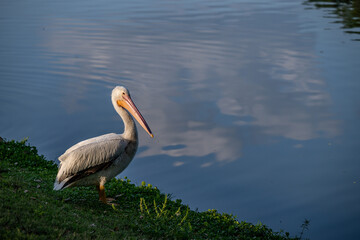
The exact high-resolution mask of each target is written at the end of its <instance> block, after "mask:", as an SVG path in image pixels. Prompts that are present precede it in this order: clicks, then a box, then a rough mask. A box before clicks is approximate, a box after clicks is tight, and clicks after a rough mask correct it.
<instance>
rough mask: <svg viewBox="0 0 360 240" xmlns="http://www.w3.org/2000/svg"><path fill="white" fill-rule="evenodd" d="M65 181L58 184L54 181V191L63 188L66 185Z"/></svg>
mask: <svg viewBox="0 0 360 240" xmlns="http://www.w3.org/2000/svg"><path fill="white" fill-rule="evenodd" d="M66 182H67V181H62V182H61V183H59V181H58V180H57V179H56V180H55V182H54V190H56V191H57V190H61V189H63V188H64V184H65V183H66Z"/></svg>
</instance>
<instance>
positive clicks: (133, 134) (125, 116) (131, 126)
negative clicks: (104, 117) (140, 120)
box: [112, 100, 138, 141]
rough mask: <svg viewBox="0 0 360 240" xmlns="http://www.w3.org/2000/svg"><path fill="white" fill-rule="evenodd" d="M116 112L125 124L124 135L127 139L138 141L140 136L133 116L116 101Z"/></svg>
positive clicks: (114, 103) (114, 102)
mask: <svg viewBox="0 0 360 240" xmlns="http://www.w3.org/2000/svg"><path fill="white" fill-rule="evenodd" d="M112 102H113V105H114V108H115V110H116V112H117V113H118V114H119V115H120V117H121V119H122V120H123V122H124V133H123V134H122V135H123V137H124V138H125V139H128V140H132V141H137V139H138V134H137V129H136V124H135V122H134V120H133V118H132V117H131V115H130V114H129V113H128V112H127V111H126V110H125V109H124V108H122V107H119V106H118V105H117V104H116V101H114V100H113V101H112Z"/></svg>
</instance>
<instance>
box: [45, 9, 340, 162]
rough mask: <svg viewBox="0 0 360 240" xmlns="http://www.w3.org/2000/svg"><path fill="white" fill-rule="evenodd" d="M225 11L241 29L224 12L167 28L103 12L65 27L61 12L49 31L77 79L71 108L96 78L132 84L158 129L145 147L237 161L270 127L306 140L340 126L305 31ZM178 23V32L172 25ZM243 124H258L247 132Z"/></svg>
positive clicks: (67, 98) (69, 85)
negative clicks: (111, 18) (100, 17)
mask: <svg viewBox="0 0 360 240" xmlns="http://www.w3.org/2000/svg"><path fill="white" fill-rule="evenodd" d="M230 18H231V16H230ZM246 18H247V19H249V18H256V16H251V15H250V16H246ZM227 20H228V21H229V20H232V21H238V23H239V24H238V29H236V31H234V30H233V29H227V27H226V25H225V26H222V27H221V28H217V27H216V26H217V25H216V24H220V23H221V22H219V23H218V22H216V21H220V19H215V20H214V22H213V23H206V22H203V21H199V22H198V23H195V24H194V23H193V22H191V21H188V22H186V21H185V22H183V21H180V20H176V19H164V21H172V23H173V24H168V23H167V24H164V25H162V24H161V22H160V23H159V27H166V28H167V29H161V31H157V30H156V29H153V28H147V27H148V26H147V25H146V24H144V23H143V24H144V25H141V24H140V25H139V26H138V27H137V28H136V27H134V28H133V26H132V25H131V24H129V25H125V26H124V25H121V24H118V23H116V22H112V23H111V24H112V25H111V24H110V25H107V27H106V28H103V27H102V25H101V23H99V22H96V21H94V22H86V23H78V24H76V25H68V26H65V27H59V26H62V24H63V20H61V21H59V22H56V21H55V22H53V23H52V26H53V29H54V30H53V31H49V33H48V34H47V35H46V39H45V41H46V45H47V47H48V48H49V49H50V51H51V52H54V55H56V58H55V59H54V61H57V63H56V64H57V68H58V69H54V70H53V72H57V73H58V74H61V75H64V76H65V77H67V80H65V83H64V85H65V86H64V89H72V90H71V91H70V92H68V93H67V92H65V93H64V106H65V108H67V109H68V111H69V112H72V111H76V109H78V108H79V107H80V106H78V105H79V99H82V98H83V97H84V95H86V92H87V87H86V86H87V85H89V84H91V83H92V82H103V83H104V84H105V85H106V87H107V88H111V87H112V86H114V85H118V84H124V85H126V86H127V87H129V89H130V90H131V91H132V94H133V96H135V99H136V102H137V104H138V105H140V106H141V107H140V109H141V110H142V112H143V114H144V115H145V116H147V120H148V122H149V123H151V128H152V130H153V131H154V133H155V136H156V139H157V142H156V143H152V142H149V141H142V143H143V144H145V147H146V148H145V150H144V151H143V152H141V154H140V156H141V157H146V156H154V155H159V154H165V155H169V156H173V157H181V156H199V157H200V156H207V155H211V154H213V155H215V159H216V161H219V162H230V161H233V160H236V159H239V158H240V157H241V156H242V151H241V148H242V145H243V142H244V141H248V140H249V139H257V141H258V142H265V143H266V141H267V140H266V139H267V138H268V136H273V137H283V138H287V139H293V140H309V139H314V138H318V137H323V136H326V137H333V136H336V135H338V134H339V133H340V128H339V123H338V122H337V121H336V120H334V119H333V118H332V115H331V111H330V109H329V108H330V107H329V106H330V103H331V98H330V96H329V93H328V92H327V90H326V85H325V83H324V81H323V80H322V78H321V76H320V75H319V73H318V72H316V70H315V69H316V68H313V65H314V64H316V58H315V57H314V56H312V55H311V54H309V53H308V52H311V51H309V49H307V48H308V46H309V44H304V45H298V46H295V43H296V42H298V41H291V38H297V37H299V36H298V35H296V34H295V33H294V34H293V35H284V32H286V31H284V29H283V28H289V27H292V26H291V25H290V26H289V24H288V23H284V24H283V25H281V24H280V25H281V26H279V29H278V32H277V31H274V32H268V31H267V29H266V25H265V26H264V29H259V28H258V27H259V26H256V27H257V30H256V31H253V30H254V26H249V25H246V24H245V23H243V21H242V20H244V19H243V18H242V17H240V16H232V19H227ZM68 21H69V22H73V21H75V20H71V19H69V20H68ZM133 21H135V20H133ZM247 23H256V20H255V19H253V21H247ZM179 24H181V28H182V29H183V31H181V32H178V31H175V28H176V27H177V26H178V25H179ZM207 24H215V25H214V26H215V27H214V28H211V29H212V31H205V30H206V29H209V26H207ZM234 25H236V24H233V25H231V26H234ZM171 26H173V27H174V29H173V28H171ZM151 27H154V26H151ZM273 30H274V29H273ZM275 30H276V29H275ZM194 31H195V32H196V34H192V33H193V32H194ZM245 35H246V38H245V37H244V36H245ZM249 35H250V36H249ZM302 36H304V34H303V35H302ZM276 38H278V39H279V40H278V41H276V40H274V39H276ZM209 39H211V40H209ZM249 39H254V41H249ZM269 39H271V40H269ZM276 42H280V43H281V44H274V43H276ZM60 53H62V54H64V56H60V55H59V54H60ZM77 78H79V79H80V81H79V80H76V79H77ZM74 89H75V90H74ZM74 91H75V92H76V94H74ZM244 128H248V129H251V132H250V137H249V136H245V135H244V134H243V133H242V131H243V130H244ZM140 136H141V138H144V135H143V134H142V133H140ZM179 145H181V146H183V147H181V148H171V146H179ZM182 164H183V162H181V161H180V162H176V163H175V164H174V166H181V165H182ZM211 164H212V163H205V164H203V165H202V166H203V167H207V166H210V165H211Z"/></svg>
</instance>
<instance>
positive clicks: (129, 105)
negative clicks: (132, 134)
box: [116, 95, 154, 138]
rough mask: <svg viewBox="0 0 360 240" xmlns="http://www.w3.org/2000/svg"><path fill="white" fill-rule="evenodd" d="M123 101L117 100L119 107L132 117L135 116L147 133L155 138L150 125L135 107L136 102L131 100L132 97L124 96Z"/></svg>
mask: <svg viewBox="0 0 360 240" xmlns="http://www.w3.org/2000/svg"><path fill="white" fill-rule="evenodd" d="M123 99H124V100H117V101H116V103H117V105H119V106H120V107H123V108H125V109H126V110H127V111H128V112H129V113H130V114H131V115H133V116H134V118H135V119H136V121H138V123H139V124H140V125H141V126H142V127H143V128H144V129H145V131H146V132H147V133H148V134H149V135H150V137H152V138H153V137H154V135H153V134H152V132H151V130H150V128H149V126H148V124H147V123H146V121H145V119H144V118H143V116H142V115H141V113H140V112H139V110H138V109H137V107H136V106H135V104H134V102H133V101H132V100H131V98H130V96H128V95H123Z"/></svg>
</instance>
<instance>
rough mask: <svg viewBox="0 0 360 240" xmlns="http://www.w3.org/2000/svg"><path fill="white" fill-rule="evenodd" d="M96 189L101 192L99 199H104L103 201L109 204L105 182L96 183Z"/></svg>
mask: <svg viewBox="0 0 360 240" xmlns="http://www.w3.org/2000/svg"><path fill="white" fill-rule="evenodd" d="M96 189H97V190H98V192H99V200H100V201H102V202H103V203H106V204H107V201H106V194H105V186H104V185H103V184H100V185H96Z"/></svg>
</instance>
